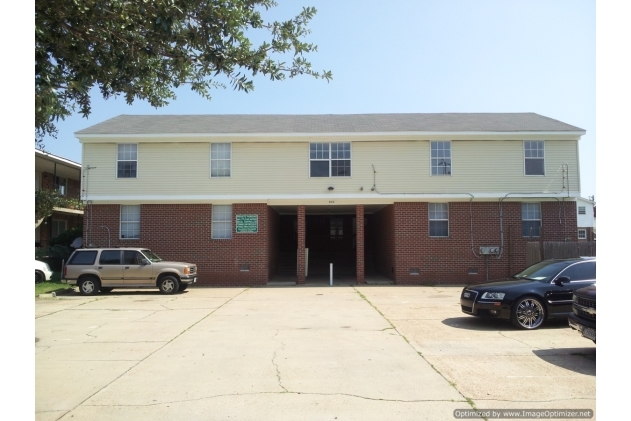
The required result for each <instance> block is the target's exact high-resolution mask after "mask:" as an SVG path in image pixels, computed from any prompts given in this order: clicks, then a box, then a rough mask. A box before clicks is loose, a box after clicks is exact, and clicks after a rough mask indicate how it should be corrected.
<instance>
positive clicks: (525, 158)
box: [522, 140, 546, 177]
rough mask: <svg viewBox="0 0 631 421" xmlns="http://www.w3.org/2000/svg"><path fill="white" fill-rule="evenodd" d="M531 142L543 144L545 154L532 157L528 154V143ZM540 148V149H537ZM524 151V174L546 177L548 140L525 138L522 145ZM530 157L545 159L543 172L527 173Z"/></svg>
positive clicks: (526, 175)
mask: <svg viewBox="0 0 631 421" xmlns="http://www.w3.org/2000/svg"><path fill="white" fill-rule="evenodd" d="M530 142H538V143H541V144H542V145H543V149H542V150H543V156H536V157H532V156H529V157H527V156H526V144H528V143H530ZM537 150H538V149H537ZM522 152H523V154H524V176H525V177H545V175H546V142H545V140H524V141H523V147H522ZM529 159H533V160H534V159H541V160H542V161H543V174H526V161H527V160H529Z"/></svg>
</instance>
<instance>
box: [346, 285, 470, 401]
mask: <svg viewBox="0 0 631 421" xmlns="http://www.w3.org/2000/svg"><path fill="white" fill-rule="evenodd" d="M353 289H354V290H355V292H357V294H359V296H360V297H361V298H362V299H363V300H364V301H366V302H367V303H368V304H369V305H370V306H371V307H372V308H373V309H375V311H376V312H377V313H379V314H380V315H381V317H383V318H384V320H385V321H386V322H388V324H389V325H390V326H392V328H393V329H394V330H395V332H397V333H398V334H399V336H401V338H402V339H403V340H404V341H405V342H406V343H407V344H408V345H409V346H410V347H412V349H414V351H415V352H416V353H417V354H418V355H419V357H421V358H422V359H423V360H424V361H425V362H426V363H427V364H429V366H430V367H432V368H433V369H434V371H435V372H436V373H438V374H439V375H440V376H441V377H442V378H443V379H445V381H446V382H447V383H449V385H451V387H453V388H454V390H455V391H456V392H458V394H459V395H460V396H462V399H463V401H466V402H467V403H468V404H469V405H470V406H471V408H473V410H475V411H477V410H478V409H477V408H476V405H475V402H474V401H473V399H471V398H468V397H466V396H464V395H463V394H462V392H461V391H460V390H458V388H457V387H456V385H455V383H453V382H451V381H449V379H447V377H445V375H444V374H443V373H441V372H440V371H438V369H437V368H436V367H434V365H433V364H432V363H430V362H429V361H428V360H427V358H425V356H423V354H421V353H420V352H418V351H417V350H416V349H415V348H414V346H413V345H412V344H411V343H410V341H409V340H408V338H406V337H405V335H404V334H403V333H401V331H400V330H399V329H398V328H397V327H396V326H395V325H394V324H393V323H392V322H391V321H390V319H388V318H387V317H386V315H385V314H383V313H382V312H381V310H379V309H378V308H377V307H376V306H375V305H374V304H373V303H372V302H371V301H370V300H369V299H368V298H367V297H366V296H365V295H364V294H362V293H361V292H360V291H359V290H358V289H357V288H355V287H354V286H353Z"/></svg>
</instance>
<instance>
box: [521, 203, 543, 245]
mask: <svg viewBox="0 0 631 421" xmlns="http://www.w3.org/2000/svg"><path fill="white" fill-rule="evenodd" d="M540 228H541V203H522V204H521V231H522V233H521V235H522V236H523V237H539V235H540Z"/></svg>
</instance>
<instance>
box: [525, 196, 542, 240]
mask: <svg viewBox="0 0 631 421" xmlns="http://www.w3.org/2000/svg"><path fill="white" fill-rule="evenodd" d="M524 205H526V216H528V214H529V213H530V212H532V210H530V209H528V208H529V207H531V205H537V207H538V208H539V209H538V213H539V218H524ZM542 219H543V216H542V214H541V203H539V202H522V204H521V222H522V228H521V235H522V237H523V238H530V237H536V238H539V237H540V236H541V226H542V224H543V221H542ZM533 221H539V233H538V234H534V233H533V235H524V226H523V223H524V222H533Z"/></svg>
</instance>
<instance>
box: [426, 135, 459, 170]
mask: <svg viewBox="0 0 631 421" xmlns="http://www.w3.org/2000/svg"><path fill="white" fill-rule="evenodd" d="M438 143H446V144H448V145H449V174H434V171H433V169H434V165H433V162H432V161H433V160H434V159H441V157H438V156H437V157H434V156H432V144H438ZM442 158H443V159H446V157H442ZM452 163H453V153H452V146H451V140H430V141H429V175H430V176H431V177H441V176H445V175H448V176H451V174H452V169H453V165H452ZM436 168H440V167H439V166H438V165H437V166H436Z"/></svg>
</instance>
